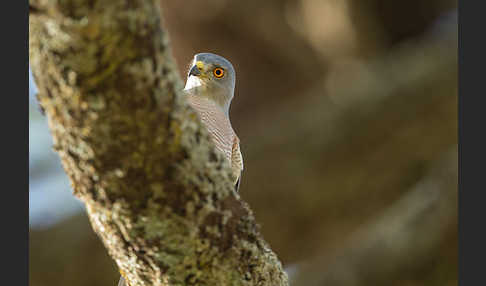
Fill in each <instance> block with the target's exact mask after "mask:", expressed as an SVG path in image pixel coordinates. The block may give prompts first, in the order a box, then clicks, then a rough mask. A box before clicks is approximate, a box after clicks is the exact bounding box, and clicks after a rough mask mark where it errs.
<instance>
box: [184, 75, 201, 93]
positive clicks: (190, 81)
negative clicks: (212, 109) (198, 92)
mask: <svg viewBox="0 0 486 286" xmlns="http://www.w3.org/2000/svg"><path fill="white" fill-rule="evenodd" d="M202 85H203V83H202V81H201V79H200V78H198V77H197V76H193V75H191V76H189V77H188V78H187V81H186V86H185V87H184V90H188V89H192V88H195V87H198V86H202Z"/></svg>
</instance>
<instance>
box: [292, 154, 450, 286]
mask: <svg viewBox="0 0 486 286" xmlns="http://www.w3.org/2000/svg"><path fill="white" fill-rule="evenodd" d="M457 163H458V162H457V146H456V147H455V148H453V149H452V150H449V151H448V152H446V154H444V155H443V156H442V158H441V159H439V160H437V162H435V166H434V167H433V168H432V170H430V171H429V172H428V174H427V175H426V176H425V178H424V179H423V180H421V181H420V182H419V183H417V184H416V185H415V186H414V187H413V188H412V189H411V190H410V191H408V192H407V193H405V195H403V196H402V198H401V199H400V200H398V201H397V202H396V203H394V204H393V205H392V206H391V207H390V208H388V209H386V210H385V211H384V212H383V213H382V214H381V215H380V216H379V217H378V218H377V219H376V220H375V221H373V222H372V223H368V224H366V225H364V226H362V227H361V229H359V230H358V231H357V232H356V233H354V234H353V235H352V237H351V239H349V241H348V243H347V244H346V246H347V247H344V248H342V249H341V250H337V251H335V252H334V253H326V255H322V256H321V257H318V258H317V259H314V260H313V261H312V262H310V263H307V264H305V265H299V266H297V267H296V268H297V269H294V272H296V273H295V277H292V276H294V275H292V276H291V282H292V284H293V285H306V286H312V285H315V286H317V285H346V286H359V285H390V284H393V280H392V279H393V278H394V277H396V276H399V275H398V274H397V273H399V272H401V271H403V270H404V269H409V268H412V267H414V266H415V264H417V261H423V260H425V259H428V256H429V253H430V252H431V251H432V250H434V249H435V248H438V247H439V246H440V244H441V243H440V241H441V240H442V239H443V238H444V237H445V236H446V235H445V234H446V232H447V231H450V226H451V225H453V224H456V223H457V221H456V217H457ZM294 268H295V267H294Z"/></svg>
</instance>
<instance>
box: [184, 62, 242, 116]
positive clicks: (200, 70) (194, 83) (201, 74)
mask: <svg viewBox="0 0 486 286" xmlns="http://www.w3.org/2000/svg"><path fill="white" fill-rule="evenodd" d="M184 89H185V90H192V89H194V91H196V92H195V94H196V95H197V96H207V97H209V98H211V99H213V100H215V101H216V102H218V103H220V104H221V105H222V106H223V107H229V104H230V103H231V99H233V94H234V89H235V70H234V68H233V65H232V64H231V63H230V62H229V61H228V60H227V59H225V58H223V57H221V56H218V55H215V54H212V53H200V54H196V55H195V56H194V59H193V61H192V63H191V67H190V69H189V72H188V73H187V81H186V86H185V88H184Z"/></svg>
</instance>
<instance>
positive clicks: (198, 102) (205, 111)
mask: <svg viewBox="0 0 486 286" xmlns="http://www.w3.org/2000/svg"><path fill="white" fill-rule="evenodd" d="M189 103H190V105H191V106H192V107H193V108H194V109H195V110H196V112H197V114H198V115H199V118H200V119H201V121H202V123H203V124H204V125H205V126H206V128H207V129H208V131H209V134H210V135H211V138H212V139H213V142H214V144H215V145H216V148H218V149H219V150H220V151H221V152H223V153H224V154H225V155H226V157H227V158H228V160H230V161H231V154H232V147H233V140H234V136H235V134H234V131H233V128H232V127H231V123H230V121H229V118H228V117H227V116H226V114H225V113H224V111H223V110H222V109H221V108H220V107H218V106H216V104H215V103H212V102H211V101H209V100H205V99H197V98H192V97H190V98H189Z"/></svg>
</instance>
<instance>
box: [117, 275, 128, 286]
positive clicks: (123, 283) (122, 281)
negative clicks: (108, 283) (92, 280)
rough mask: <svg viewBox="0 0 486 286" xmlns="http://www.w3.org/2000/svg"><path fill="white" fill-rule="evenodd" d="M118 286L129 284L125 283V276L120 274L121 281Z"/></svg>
mask: <svg viewBox="0 0 486 286" xmlns="http://www.w3.org/2000/svg"><path fill="white" fill-rule="evenodd" d="M118 286H128V285H127V283H125V278H123V276H120V281H118Z"/></svg>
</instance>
